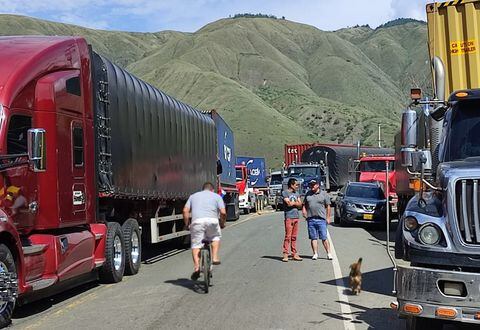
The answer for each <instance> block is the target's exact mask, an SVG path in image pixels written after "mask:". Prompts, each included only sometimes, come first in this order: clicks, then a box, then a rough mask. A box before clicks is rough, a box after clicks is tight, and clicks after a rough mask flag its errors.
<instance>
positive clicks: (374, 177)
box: [359, 155, 398, 212]
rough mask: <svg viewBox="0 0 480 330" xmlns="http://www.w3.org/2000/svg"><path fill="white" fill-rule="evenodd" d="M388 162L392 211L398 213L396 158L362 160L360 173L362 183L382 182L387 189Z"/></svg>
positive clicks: (367, 157) (380, 156) (382, 157)
mask: <svg viewBox="0 0 480 330" xmlns="http://www.w3.org/2000/svg"><path fill="white" fill-rule="evenodd" d="M386 162H388V171H389V173H388V180H389V186H388V191H389V198H390V200H391V201H390V202H391V205H392V210H393V211H394V212H396V208H397V200H398V198H397V192H396V178H395V156H394V155H372V156H364V157H362V158H360V164H359V172H360V177H359V181H360V182H374V181H377V182H380V183H381V184H382V186H383V187H384V189H385V187H386V175H385V173H386Z"/></svg>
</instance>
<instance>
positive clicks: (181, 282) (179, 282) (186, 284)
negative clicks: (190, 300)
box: [165, 278, 205, 293]
mask: <svg viewBox="0 0 480 330" xmlns="http://www.w3.org/2000/svg"><path fill="white" fill-rule="evenodd" d="M165 283H167V284H173V285H176V286H181V287H183V288H187V289H190V290H192V291H193V292H195V293H205V290H204V288H203V286H202V284H200V283H198V282H194V281H192V280H191V279H189V278H179V279H176V280H168V281H165Z"/></svg>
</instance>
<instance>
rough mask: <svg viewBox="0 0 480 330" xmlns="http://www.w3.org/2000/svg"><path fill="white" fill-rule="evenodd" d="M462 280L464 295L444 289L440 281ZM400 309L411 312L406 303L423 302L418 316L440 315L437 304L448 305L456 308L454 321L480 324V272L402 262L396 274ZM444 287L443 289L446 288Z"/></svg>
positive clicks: (433, 316) (402, 311)
mask: <svg viewBox="0 0 480 330" xmlns="http://www.w3.org/2000/svg"><path fill="white" fill-rule="evenodd" d="M444 282H457V283H463V284H464V286H465V289H466V292H465V294H464V297H461V296H450V295H446V294H445V293H444V292H442V289H441V286H442V284H441V283H444ZM397 288H398V289H397V290H398V293H397V299H398V312H399V313H400V314H401V315H412V314H409V313H408V312H406V311H405V308H404V306H405V304H407V303H410V304H416V305H420V306H421V309H422V311H421V313H420V314H416V316H420V317H426V318H438V317H437V316H436V311H437V308H439V307H447V308H453V309H455V310H456V311H457V315H456V317H455V318H451V320H453V321H460V322H469V323H477V324H480V320H479V319H476V318H475V315H476V313H478V312H480V274H478V273H467V272H456V271H448V270H438V269H429V268H421V267H411V266H399V267H398V274H397ZM443 290H444V289H443Z"/></svg>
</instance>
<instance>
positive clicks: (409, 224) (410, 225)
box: [403, 217, 418, 231]
mask: <svg viewBox="0 0 480 330" xmlns="http://www.w3.org/2000/svg"><path fill="white" fill-rule="evenodd" d="M403 225H404V226H405V229H406V230H409V231H412V230H415V229H417V227H418V221H417V219H415V218H414V217H406V218H405V220H403Z"/></svg>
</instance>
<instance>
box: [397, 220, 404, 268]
mask: <svg viewBox="0 0 480 330" xmlns="http://www.w3.org/2000/svg"><path fill="white" fill-rule="evenodd" d="M402 228H403V221H402V220H401V219H400V220H398V224H397V230H396V232H395V258H396V259H403V257H404V256H405V248H404V245H403V235H402V231H403V230H402Z"/></svg>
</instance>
